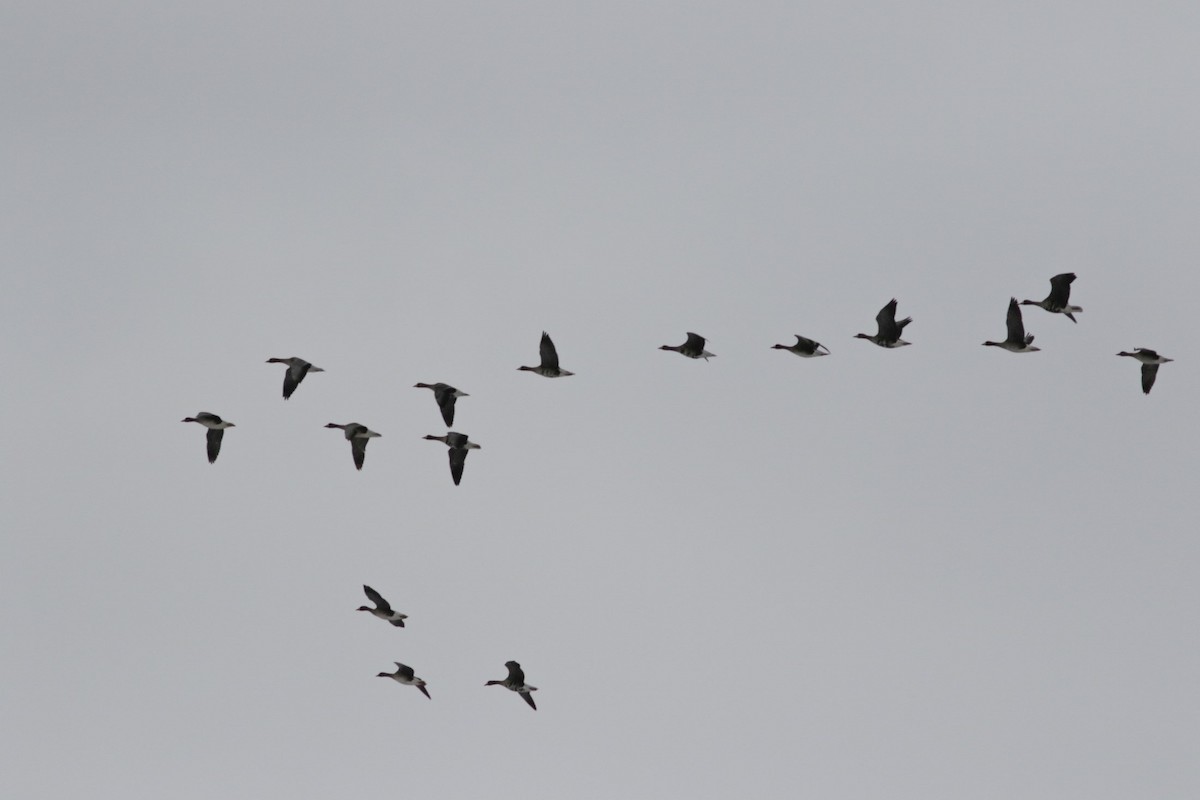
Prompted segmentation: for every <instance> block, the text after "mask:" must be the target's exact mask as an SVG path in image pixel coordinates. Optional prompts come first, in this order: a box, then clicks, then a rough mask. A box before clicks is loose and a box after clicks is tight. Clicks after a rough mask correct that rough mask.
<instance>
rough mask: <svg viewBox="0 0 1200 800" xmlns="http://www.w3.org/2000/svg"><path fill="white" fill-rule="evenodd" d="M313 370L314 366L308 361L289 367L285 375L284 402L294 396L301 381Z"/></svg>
mask: <svg viewBox="0 0 1200 800" xmlns="http://www.w3.org/2000/svg"><path fill="white" fill-rule="evenodd" d="M311 368H312V364H310V363H308V362H307V361H298V362H296V364H294V365H289V366H288V368H287V371H286V372H284V373H283V399H284V400H287V399H288V398H289V397H291V396H292V392H294V391H296V387H297V386H299V385H300V381H302V380H304V376H305V375H307V374H308V371H309V369H311Z"/></svg>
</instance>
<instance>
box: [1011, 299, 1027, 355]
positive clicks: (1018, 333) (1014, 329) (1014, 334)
mask: <svg viewBox="0 0 1200 800" xmlns="http://www.w3.org/2000/svg"><path fill="white" fill-rule="evenodd" d="M1008 341H1010V342H1015V343H1017V344H1024V342H1025V322H1024V320H1022V318H1021V306H1020V305H1019V304H1018V303H1017V298H1015V297H1013V298H1011V299H1009V301H1008Z"/></svg>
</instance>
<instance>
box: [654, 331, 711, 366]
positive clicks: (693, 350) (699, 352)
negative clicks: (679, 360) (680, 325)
mask: <svg viewBox="0 0 1200 800" xmlns="http://www.w3.org/2000/svg"><path fill="white" fill-rule="evenodd" d="M704 342H705V339H704V337H703V336H701V335H700V334H698V333H688V335H687V341H686V342H684V343H683V344H664V345H661V346H660V347H659V348H658V349H659V350H674V351H675V352H676V353H679V354H680V355H681V356H687V357H688V358H703V359H704V360H705V361H708V360H709V359H710V358H716V357H717V355H716V353H710V352H708V351H707V350H705V349H704Z"/></svg>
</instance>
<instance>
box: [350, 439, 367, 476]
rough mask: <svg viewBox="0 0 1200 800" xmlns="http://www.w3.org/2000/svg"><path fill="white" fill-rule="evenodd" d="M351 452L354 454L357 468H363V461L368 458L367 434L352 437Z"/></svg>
mask: <svg viewBox="0 0 1200 800" xmlns="http://www.w3.org/2000/svg"><path fill="white" fill-rule="evenodd" d="M350 453H351V455H353V456H354V466H355V468H357V469H362V468H363V461H364V460H366V458H367V438H366V437H365V436H355V437H354V438H353V439H351V440H350Z"/></svg>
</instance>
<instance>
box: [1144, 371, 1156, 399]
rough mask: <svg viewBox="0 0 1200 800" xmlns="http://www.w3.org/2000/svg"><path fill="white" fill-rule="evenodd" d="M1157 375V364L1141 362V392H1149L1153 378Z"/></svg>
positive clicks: (1152, 384)
mask: <svg viewBox="0 0 1200 800" xmlns="http://www.w3.org/2000/svg"><path fill="white" fill-rule="evenodd" d="M1157 377H1158V364H1142V393H1143V394H1150V389H1151V388H1153V386H1154V379H1155V378H1157Z"/></svg>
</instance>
